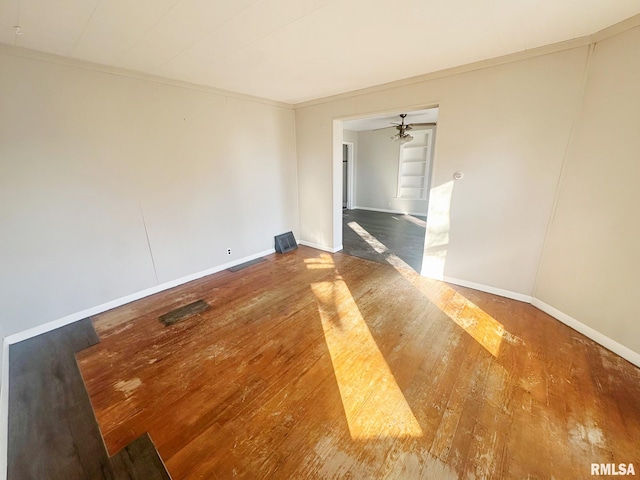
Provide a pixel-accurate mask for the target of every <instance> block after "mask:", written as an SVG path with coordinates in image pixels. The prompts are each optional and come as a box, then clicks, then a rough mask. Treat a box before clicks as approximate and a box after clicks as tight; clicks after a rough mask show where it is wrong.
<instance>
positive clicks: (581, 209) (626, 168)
mask: <svg viewBox="0 0 640 480" xmlns="http://www.w3.org/2000/svg"><path fill="white" fill-rule="evenodd" d="M638 52H640V27H636V28H634V29H633V30H630V31H627V32H625V33H622V34H620V35H617V36H615V37H612V38H609V39H606V40H603V41H601V42H599V43H597V44H596V47H595V50H594V53H593V56H592V59H591V63H590V68H589V74H588V81H587V84H586V89H585V95H584V102H583V105H582V111H581V114H580V120H579V122H578V123H577V126H576V129H575V134H574V136H573V141H572V143H571V148H570V150H569V155H568V158H567V163H566V166H565V170H564V173H563V176H562V182H561V184H560V189H559V196H558V203H557V208H556V211H555V215H554V217H553V222H552V224H551V226H550V230H549V234H548V239H547V242H546V244H545V249H544V255H543V257H542V261H541V266H540V275H539V279H538V283H537V287H536V291H535V295H536V297H537V298H539V299H540V300H542V301H543V302H545V303H547V304H549V305H551V306H553V307H554V308H556V309H558V310H560V311H562V312H564V313H565V314H567V315H569V316H571V317H573V318H575V319H578V320H579V321H580V322H582V323H584V324H586V325H588V326H589V327H591V328H593V329H595V330H597V331H599V332H601V333H603V334H605V335H607V336H608V337H610V338H612V339H614V340H616V341H618V342H619V343H621V344H623V345H625V346H627V347H629V348H630V349H632V350H634V351H635V352H640V328H639V326H638V317H639V316H640V308H639V307H638V302H637V299H638V296H639V294H640V277H639V276H638V266H639V265H640V248H639V247H638V246H639V241H638V239H639V238H640V213H639V208H640V188H639V187H638V185H639V181H638V179H639V178H640V135H639V134H638V132H639V131H640V94H639V91H640V90H639V86H640V56H639V55H638Z"/></svg>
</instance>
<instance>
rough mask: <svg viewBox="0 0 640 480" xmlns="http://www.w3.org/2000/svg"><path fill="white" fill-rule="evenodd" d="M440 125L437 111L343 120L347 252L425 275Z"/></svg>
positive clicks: (344, 209) (435, 109)
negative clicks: (391, 260)
mask: <svg viewBox="0 0 640 480" xmlns="http://www.w3.org/2000/svg"><path fill="white" fill-rule="evenodd" d="M437 121H438V108H437V107H434V108H429V109H424V110H417V111H413V112H409V113H400V114H398V115H385V116H381V117H371V118H361V119H358V120H348V121H345V122H343V128H344V132H343V138H344V143H343V160H342V164H343V174H342V186H343V203H342V207H343V212H342V235H343V238H342V252H343V253H346V254H348V255H354V256H357V257H362V258H366V259H369V260H373V261H380V262H382V263H387V257H388V256H389V255H394V256H395V258H398V259H401V260H402V261H403V262H405V263H406V265H407V267H408V268H412V269H413V270H415V271H416V272H418V273H420V272H421V271H422V257H423V251H424V240H425V234H426V218H427V205H428V198H429V196H428V191H429V184H430V180H431V167H432V165H433V150H434V146H435V137H436V125H437ZM370 234H372V235H374V236H375V238H376V240H378V241H379V242H380V243H379V244H378V243H376V242H375V241H372V239H371V238H370V237H369V235H370Z"/></svg>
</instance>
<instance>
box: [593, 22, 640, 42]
mask: <svg viewBox="0 0 640 480" xmlns="http://www.w3.org/2000/svg"><path fill="white" fill-rule="evenodd" d="M636 27H640V15H634V16H633V17H631V18H627V19H626V20H623V21H622V22H620V23H616V24H615V25H611V26H610V27H607V28H603V29H602V30H600V31H599V32H596V33H594V34H593V35H592V36H591V38H592V41H593V42H594V43H597V42H601V41H602V40H606V39H607V38H611V37H614V36H616V35H619V34H621V33H624V32H626V31H628V30H631V29H633V28H636Z"/></svg>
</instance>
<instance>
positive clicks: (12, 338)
mask: <svg viewBox="0 0 640 480" xmlns="http://www.w3.org/2000/svg"><path fill="white" fill-rule="evenodd" d="M274 252H275V249H273V248H271V249H269V250H265V251H263V252H259V253H255V254H253V255H248V256H246V257H243V258H240V259H237V260H233V261H231V262H227V263H224V264H222V265H218V266H216V267H212V268H209V269H207V270H202V271H201V272H197V273H192V274H191V275H187V276H184V277H181V278H177V279H175V280H171V281H169V282H165V283H162V284H160V285H156V286H155V287H151V288H147V289H146V290H142V291H140V292H136V293H132V294H131V295H127V296H126V297H122V298H118V299H116V300H112V301H110V302H107V303H103V304H102V305H98V306H96V307H92V308H88V309H86V310H82V311H81V312H77V313H72V314H71V315H67V316H65V317H62V318H59V319H57V320H53V321H51V322H47V323H44V324H42V325H38V326H36V327H33V328H30V329H28V330H23V331H22V332H18V333H14V334H13V335H9V336H8V337H5V341H6V342H7V343H8V344H9V345H11V344H14V343H17V342H21V341H23V340H26V339H28V338H31V337H35V336H36V335H40V334H42V333H46V332H50V331H51V330H55V329H56V328H60V327H64V326H65V325H69V324H70V323H73V322H77V321H79V320H82V319H83V318H87V317H91V316H93V315H98V314H99V313H102V312H106V311H107V310H111V309H112V308H116V307H120V306H122V305H125V304H127V303H131V302H134V301H136V300H140V299H141V298H144V297H148V296H149V295H153V294H155V293H159V292H162V291H164V290H168V289H170V288H173V287H177V286H178V285H182V284H184V283H187V282H191V281H193V280H197V279H199V278H202V277H206V276H207V275H213V274H214V273H218V272H221V271H222V270H226V269H228V268H231V267H235V266H236V265H240V264H242V263H245V262H249V261H251V260H255V259H256V258H260V257H264V256H265V255H269V254H271V253H274Z"/></svg>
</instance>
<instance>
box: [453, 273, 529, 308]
mask: <svg viewBox="0 0 640 480" xmlns="http://www.w3.org/2000/svg"><path fill="white" fill-rule="evenodd" d="M442 281H444V282H447V283H453V284H454V285H460V286H461V287H467V288H473V289H474V290H480V291H481V292H487V293H492V294H493V295H499V296H501V297H506V298H510V299H512V300H518V301H519V302H525V303H531V296H530V295H524V294H522V293H518V292H512V291H511V290H504V289H502V288H496V287H490V286H489V285H483V284H481V283H474V282H467V281H466V280H460V279H458V278H452V277H443V278H442Z"/></svg>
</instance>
